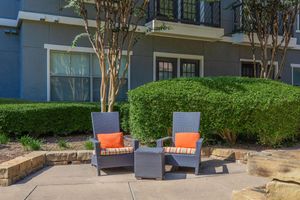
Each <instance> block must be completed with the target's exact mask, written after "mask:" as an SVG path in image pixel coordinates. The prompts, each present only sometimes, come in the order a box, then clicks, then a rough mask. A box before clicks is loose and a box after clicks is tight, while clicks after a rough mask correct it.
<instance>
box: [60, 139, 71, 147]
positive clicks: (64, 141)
mask: <svg viewBox="0 0 300 200" xmlns="http://www.w3.org/2000/svg"><path fill="white" fill-rule="evenodd" d="M57 145H58V147H59V148H60V149H68V148H69V145H68V143H67V141H66V140H64V139H59V140H58V143H57Z"/></svg>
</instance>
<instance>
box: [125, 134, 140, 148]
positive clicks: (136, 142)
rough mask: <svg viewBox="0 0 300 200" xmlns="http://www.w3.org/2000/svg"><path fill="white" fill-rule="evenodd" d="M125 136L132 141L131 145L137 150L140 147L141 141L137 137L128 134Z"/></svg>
mask: <svg viewBox="0 0 300 200" xmlns="http://www.w3.org/2000/svg"><path fill="white" fill-rule="evenodd" d="M124 138H125V139H127V140H130V141H131V145H132V147H133V148H134V150H137V149H138V148H139V146H140V142H139V141H138V140H137V139H134V138H131V137H128V136H127V135H125V136H124Z"/></svg>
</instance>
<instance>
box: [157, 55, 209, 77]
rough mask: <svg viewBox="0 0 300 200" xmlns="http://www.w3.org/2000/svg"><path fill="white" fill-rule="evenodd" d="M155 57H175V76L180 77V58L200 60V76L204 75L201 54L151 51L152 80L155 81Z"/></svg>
mask: <svg viewBox="0 0 300 200" xmlns="http://www.w3.org/2000/svg"><path fill="white" fill-rule="evenodd" d="M156 57H165V58H176V59H177V78H179V77H180V59H190V60H199V61H200V63H199V64H200V77H203V76H204V56H202V55H190V54H178V53H166V52H156V51H155V52H153V81H156Z"/></svg>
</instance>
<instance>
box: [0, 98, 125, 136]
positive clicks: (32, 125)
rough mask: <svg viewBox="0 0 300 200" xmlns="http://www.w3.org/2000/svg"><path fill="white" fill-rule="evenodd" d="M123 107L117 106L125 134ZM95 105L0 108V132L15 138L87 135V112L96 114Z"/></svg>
mask: <svg viewBox="0 0 300 200" xmlns="http://www.w3.org/2000/svg"><path fill="white" fill-rule="evenodd" d="M127 108H129V107H128V106H127V104H126V103H121V104H117V105H116V107H115V110H116V111H119V110H120V116H121V117H122V118H124V119H122V118H121V120H120V121H121V122H122V123H121V127H122V128H123V127H124V129H125V130H128V124H127V121H128V120H126V118H128V111H127V110H126V109H127ZM99 111H100V107H99V105H97V104H96V103H28V104H26V103H24V104H14V103H12V104H0V132H3V133H7V134H14V135H17V136H22V135H31V136H40V135H45V134H50V135H51V134H52V135H54V134H57V135H61V134H62V135H67V134H72V133H75V132H77V133H78V132H91V130H92V125H91V124H92V122H91V112H99Z"/></svg>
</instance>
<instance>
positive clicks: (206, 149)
mask: <svg viewBox="0 0 300 200" xmlns="http://www.w3.org/2000/svg"><path fill="white" fill-rule="evenodd" d="M211 151H212V149H211V148H210V147H203V148H202V149H201V156H203V157H209V156H211Z"/></svg>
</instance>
